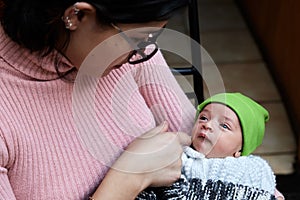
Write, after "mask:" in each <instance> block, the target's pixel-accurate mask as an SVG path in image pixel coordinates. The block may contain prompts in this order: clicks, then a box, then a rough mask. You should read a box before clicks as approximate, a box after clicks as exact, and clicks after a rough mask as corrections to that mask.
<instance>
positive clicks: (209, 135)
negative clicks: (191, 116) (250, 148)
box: [192, 103, 243, 158]
mask: <svg viewBox="0 0 300 200" xmlns="http://www.w3.org/2000/svg"><path fill="white" fill-rule="evenodd" d="M242 141H243V139H242V130H241V127H240V123H239V119H238V117H237V115H236V114H235V112H234V111H233V110H231V109H230V108H228V107H227V106H225V105H223V104H219V103H211V104H208V105H207V106H205V107H204V109H203V110H202V111H201V112H200V114H199V116H198V119H197V121H196V123H195V126H194V128H193V131H192V145H193V147H194V148H195V150H197V151H199V152H201V153H203V154H204V155H205V156H206V157H207V158H213V157H217V158H223V157H227V156H234V157H238V156H239V155H240V154H239V151H240V150H241V149H242Z"/></svg>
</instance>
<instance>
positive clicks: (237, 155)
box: [233, 151, 242, 158]
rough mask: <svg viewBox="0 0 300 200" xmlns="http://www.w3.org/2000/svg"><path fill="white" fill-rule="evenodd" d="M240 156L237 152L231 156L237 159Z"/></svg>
mask: <svg viewBox="0 0 300 200" xmlns="http://www.w3.org/2000/svg"><path fill="white" fill-rule="evenodd" d="M241 154H242V152H240V151H237V152H235V153H234V154H233V157H235V158H238V157H240V156H241Z"/></svg>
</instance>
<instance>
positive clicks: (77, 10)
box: [73, 4, 80, 15]
mask: <svg viewBox="0 0 300 200" xmlns="http://www.w3.org/2000/svg"><path fill="white" fill-rule="evenodd" d="M73 9H74V14H75V15H77V14H78V13H79V11H80V10H79V9H78V8H77V7H76V4H75V5H74V6H73Z"/></svg>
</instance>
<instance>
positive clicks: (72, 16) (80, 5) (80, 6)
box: [62, 2, 96, 30]
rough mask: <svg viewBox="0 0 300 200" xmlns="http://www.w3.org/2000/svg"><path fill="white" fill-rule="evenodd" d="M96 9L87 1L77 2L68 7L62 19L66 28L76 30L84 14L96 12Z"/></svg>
mask: <svg viewBox="0 0 300 200" xmlns="http://www.w3.org/2000/svg"><path fill="white" fill-rule="evenodd" d="M95 12H96V9H95V8H94V7H93V6H92V5H91V4H89V3H85V2H77V3H75V4H74V5H73V6H70V7H68V8H67V9H66V10H65V12H64V15H63V16H62V20H63V21H64V23H65V27H66V29H69V30H76V29H77V27H78V25H79V23H80V22H81V19H82V18H83V17H84V16H87V15H90V14H92V13H95Z"/></svg>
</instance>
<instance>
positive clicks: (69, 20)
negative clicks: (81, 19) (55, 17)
mask: <svg viewBox="0 0 300 200" xmlns="http://www.w3.org/2000/svg"><path fill="white" fill-rule="evenodd" d="M61 19H62V20H63V21H64V22H65V27H66V29H70V28H71V27H72V26H73V23H72V21H71V19H70V17H69V16H66V17H64V16H63V17H62V18H61Z"/></svg>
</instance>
